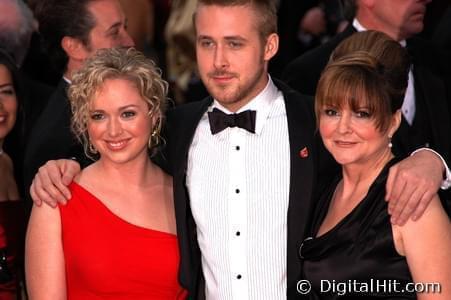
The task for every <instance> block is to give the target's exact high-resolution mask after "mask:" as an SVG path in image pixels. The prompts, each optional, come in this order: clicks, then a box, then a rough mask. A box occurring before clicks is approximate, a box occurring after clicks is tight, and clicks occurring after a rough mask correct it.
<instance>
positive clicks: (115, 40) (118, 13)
mask: <svg viewBox="0 0 451 300" xmlns="http://www.w3.org/2000/svg"><path fill="white" fill-rule="evenodd" d="M88 10H89V12H90V13H91V15H92V16H93V17H94V19H95V26H94V28H93V29H92V30H91V32H90V34H89V45H88V47H87V48H88V52H89V55H92V54H93V53H94V52H95V51H96V50H98V49H103V48H114V47H133V46H134V45H135V43H134V42H133V40H132V38H131V37H130V35H129V34H128V33H127V20H126V18H125V15H124V12H123V10H122V8H121V6H120V3H119V1H117V0H97V1H92V2H90V3H89V4H88Z"/></svg>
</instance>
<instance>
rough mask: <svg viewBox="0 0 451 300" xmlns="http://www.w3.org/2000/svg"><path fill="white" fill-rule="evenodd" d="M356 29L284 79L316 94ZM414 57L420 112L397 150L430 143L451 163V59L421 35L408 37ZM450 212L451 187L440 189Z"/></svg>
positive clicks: (303, 59) (302, 60)
mask: <svg viewBox="0 0 451 300" xmlns="http://www.w3.org/2000/svg"><path fill="white" fill-rule="evenodd" d="M355 32H356V29H355V28H354V27H353V26H352V24H349V25H348V27H347V28H346V29H345V30H344V31H343V32H341V33H339V34H337V35H336V36H335V37H334V38H333V39H331V40H330V41H329V42H327V43H325V44H323V45H321V46H319V47H317V48H315V49H313V50H311V51H309V52H307V53H305V54H304V55H301V56H299V57H298V58H296V59H295V60H294V61H292V62H291V63H290V64H289V65H288V66H287V68H286V69H285V72H284V75H283V79H284V80H285V82H286V83H288V85H289V86H290V87H292V88H293V89H295V90H297V91H299V92H301V93H303V94H306V95H312V96H313V95H315V92H316V86H317V84H318V81H319V78H320V76H321V72H322V71H323V69H324V67H325V66H326V64H327V62H328V61H329V57H330V55H331V53H332V52H333V50H334V49H335V48H336V47H337V45H338V44H339V43H340V42H341V41H343V40H344V39H346V38H347V37H349V36H351V35H352V34H353V33H355ZM406 47H407V50H408V51H409V54H410V56H411V59H412V66H413V70H412V73H413V78H414V90H415V105H416V114H415V118H414V123H413V125H412V126H409V125H408V124H407V122H406V121H405V120H403V122H402V123H401V127H400V129H399V130H398V131H397V132H396V133H395V135H394V137H393V141H392V142H393V151H394V153H395V155H397V156H400V157H406V156H408V155H409V154H410V153H411V152H412V151H414V150H416V149H418V148H419V147H424V146H428V147H430V148H432V149H434V150H435V151H437V152H438V153H440V154H441V155H442V156H443V158H444V159H445V161H446V162H447V163H448V165H451V134H450V132H451V59H450V58H449V57H450V56H449V55H447V54H446V53H445V52H443V51H442V50H441V49H439V48H437V47H436V46H435V45H433V44H431V43H430V42H428V41H425V40H423V39H421V38H417V37H412V38H409V39H407V40H406ZM440 198H441V200H442V203H443V204H444V206H445V209H446V210H447V212H448V214H450V213H451V190H448V191H440Z"/></svg>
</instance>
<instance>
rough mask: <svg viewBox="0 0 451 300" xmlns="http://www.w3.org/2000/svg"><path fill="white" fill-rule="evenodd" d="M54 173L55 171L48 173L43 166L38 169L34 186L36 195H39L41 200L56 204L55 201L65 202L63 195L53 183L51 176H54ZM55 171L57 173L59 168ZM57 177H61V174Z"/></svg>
mask: <svg viewBox="0 0 451 300" xmlns="http://www.w3.org/2000/svg"><path fill="white" fill-rule="evenodd" d="M54 173H55V172H50V174H49V172H47V170H46V169H44V168H43V167H41V168H40V169H39V172H38V175H37V176H36V188H37V191H38V195H39V196H40V197H41V199H42V201H44V202H46V203H48V204H50V203H55V204H56V202H60V203H62V204H65V203H66V198H65V196H64V195H63V194H62V193H61V191H60V190H59V189H58V187H57V186H55V185H54V184H53V180H52V178H51V176H54V175H53V174H54ZM57 173H59V170H58V171H57ZM58 177H61V175H59V176H58ZM60 180H61V179H60ZM43 197H45V198H43Z"/></svg>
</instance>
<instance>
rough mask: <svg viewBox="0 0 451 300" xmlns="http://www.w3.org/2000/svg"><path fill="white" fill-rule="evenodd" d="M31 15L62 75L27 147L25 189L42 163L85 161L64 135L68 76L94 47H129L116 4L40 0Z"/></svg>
mask: <svg viewBox="0 0 451 300" xmlns="http://www.w3.org/2000/svg"><path fill="white" fill-rule="evenodd" d="M35 14H36V18H37V19H38V22H39V31H40V33H41V35H42V37H43V40H44V44H45V47H46V49H47V51H48V52H49V55H50V57H51V58H52V59H53V60H54V64H55V65H56V66H57V67H56V68H57V69H61V70H63V72H64V73H63V76H62V79H61V80H60V82H59V84H58V86H57V89H56V91H55V92H54V93H53V94H52V96H51V97H50V99H49V101H48V104H47V106H46V108H45V109H44V110H43V112H42V114H41V115H40V117H39V118H38V120H37V122H36V125H35V126H34V128H33V130H32V132H31V136H30V139H29V141H28V144H27V149H26V152H25V162H24V166H25V167H24V177H25V188H26V190H28V188H29V186H30V185H31V182H32V179H33V177H34V175H35V174H36V172H37V170H38V168H39V167H40V166H41V165H43V164H44V163H45V162H46V161H48V160H50V159H58V158H66V157H71V156H73V157H77V158H79V159H80V161H83V160H84V159H85V155H84V152H83V148H82V146H81V145H80V144H79V143H78V141H77V140H76V139H75V137H74V136H73V134H72V133H71V131H70V119H71V116H72V113H71V110H70V104H69V101H68V99H67V95H66V89H67V87H68V85H69V84H70V80H71V77H72V74H73V73H74V72H75V71H76V70H78V69H79V68H80V67H81V65H82V64H83V62H84V60H85V59H86V58H87V57H89V56H90V55H92V54H93V53H94V52H95V51H96V50H97V49H101V48H111V47H118V46H119V47H130V46H133V45H134V43H133V41H132V39H131V38H130V36H129V35H128V33H127V32H126V30H125V29H126V19H125V16H124V13H123V11H122V8H121V7H120V4H119V2H118V0H82V1H80V0H67V1H59V0H43V1H41V2H39V3H37V4H36V7H35ZM28 204H30V205H31V201H30V202H28Z"/></svg>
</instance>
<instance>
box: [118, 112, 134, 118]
mask: <svg viewBox="0 0 451 300" xmlns="http://www.w3.org/2000/svg"><path fill="white" fill-rule="evenodd" d="M134 116H136V112H134V111H132V110H127V111H124V112H123V113H122V114H121V117H122V118H125V119H129V118H132V117H134Z"/></svg>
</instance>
